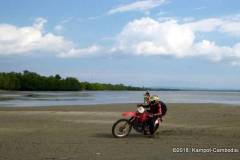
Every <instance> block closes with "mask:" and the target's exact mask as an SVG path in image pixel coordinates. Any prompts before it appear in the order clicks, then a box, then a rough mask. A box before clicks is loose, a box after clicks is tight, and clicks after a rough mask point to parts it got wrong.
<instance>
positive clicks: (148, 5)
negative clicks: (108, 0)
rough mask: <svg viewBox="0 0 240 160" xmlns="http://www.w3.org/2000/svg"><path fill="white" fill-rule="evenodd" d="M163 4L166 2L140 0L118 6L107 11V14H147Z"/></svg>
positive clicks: (163, 0)
mask: <svg viewBox="0 0 240 160" xmlns="http://www.w3.org/2000/svg"><path fill="white" fill-rule="evenodd" d="M164 3H166V0H141V1H136V2H133V3H129V4H125V5H120V6H118V7H116V8H113V9H111V10H109V11H108V14H109V15H110V14H115V13H121V12H129V11H144V12H146V13H147V11H148V10H150V9H152V8H155V7H158V6H160V5H162V4H164Z"/></svg>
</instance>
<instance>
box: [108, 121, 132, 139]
mask: <svg viewBox="0 0 240 160" xmlns="http://www.w3.org/2000/svg"><path fill="white" fill-rule="evenodd" d="M131 129H132V125H131V123H130V122H129V120H127V119H120V120H118V121H117V122H115V123H114V124H113V126H112V134H113V136H114V137H116V138H124V137H127V136H128V134H129V133H130V131H131Z"/></svg>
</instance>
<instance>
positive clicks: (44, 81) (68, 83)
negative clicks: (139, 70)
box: [0, 71, 144, 91]
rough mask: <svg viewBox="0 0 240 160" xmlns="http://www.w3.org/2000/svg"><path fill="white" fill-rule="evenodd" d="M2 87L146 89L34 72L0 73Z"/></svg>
mask: <svg viewBox="0 0 240 160" xmlns="http://www.w3.org/2000/svg"><path fill="white" fill-rule="evenodd" d="M0 89H3V90H18V91H80V90H144V88H140V87H132V86H125V85H123V84H116V85H113V84H104V83H89V82H79V80H78V79H76V78H74V77H67V78H61V76H60V75H58V74H57V75H55V76H49V77H46V76H41V75H39V74H37V73H34V72H29V71H24V72H23V73H15V72H10V73H0Z"/></svg>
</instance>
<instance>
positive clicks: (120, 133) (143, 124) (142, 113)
mask: <svg viewBox="0 0 240 160" xmlns="http://www.w3.org/2000/svg"><path fill="white" fill-rule="evenodd" d="M122 115H123V116H124V117H127V118H126V119H119V120H118V121H117V122H115V123H114V124H113V126H112V134H113V136H114V137H116V138H123V137H127V136H128V135H129V133H130V132H131V130H132V128H133V129H134V130H135V131H136V132H138V133H144V134H145V135H146V134H147V133H148V132H149V125H148V123H147V121H148V119H149V118H150V117H149V115H150V114H149V113H148V112H147V111H146V110H145V109H144V108H143V107H142V106H139V107H137V111H136V112H123V113H122ZM161 122H162V119H161V118H157V119H156V121H155V126H154V132H156V130H157V129H158V127H159V125H160V123H161Z"/></svg>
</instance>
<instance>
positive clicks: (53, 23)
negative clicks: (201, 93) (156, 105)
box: [0, 0, 240, 89]
mask: <svg viewBox="0 0 240 160" xmlns="http://www.w3.org/2000/svg"><path fill="white" fill-rule="evenodd" d="M239 6H240V1H237V0H211V1H209V0H198V1H188V0H140V1H136V0H114V1H109V0H101V1H100V0H91V1H86V0H85V1H84V0H61V1H59V0H41V1H33V0H21V1H16V0H0V72H11V71H15V72H21V71H23V70H29V71H33V72H37V73H39V74H42V75H46V76H48V75H55V74H60V75H61V76H62V77H67V76H73V77H76V78H78V79H79V80H80V81H89V82H103V83H114V84H117V83H123V84H126V85H133V86H140V87H142V86H144V87H170V88H204V89H240V81H239V79H240V7H239Z"/></svg>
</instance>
